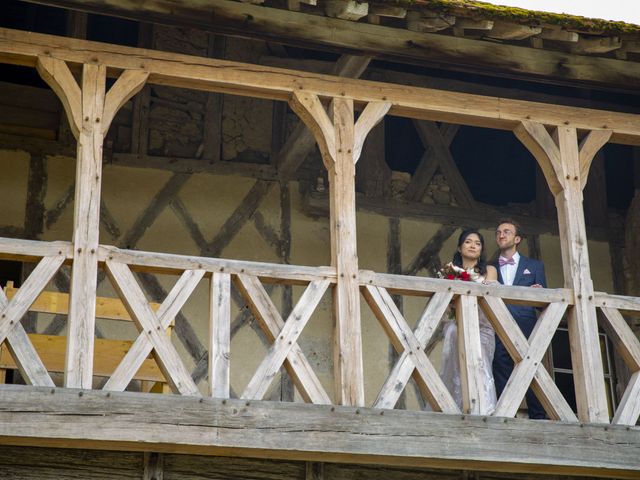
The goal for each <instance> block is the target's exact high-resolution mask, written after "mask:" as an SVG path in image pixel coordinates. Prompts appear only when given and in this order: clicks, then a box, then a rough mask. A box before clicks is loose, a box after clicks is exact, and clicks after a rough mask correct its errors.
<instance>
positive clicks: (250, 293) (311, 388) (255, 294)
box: [234, 274, 332, 405]
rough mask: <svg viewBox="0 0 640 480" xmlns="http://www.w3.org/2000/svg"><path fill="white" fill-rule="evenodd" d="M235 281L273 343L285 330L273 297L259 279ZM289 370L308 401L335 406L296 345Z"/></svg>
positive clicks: (289, 357) (289, 358)
mask: <svg viewBox="0 0 640 480" xmlns="http://www.w3.org/2000/svg"><path fill="white" fill-rule="evenodd" d="M234 279H235V284H236V286H237V287H238V290H240V292H241V293H242V295H243V296H244V298H245V300H246V301H247V302H249V306H250V307H251V311H252V312H253V314H254V315H255V317H256V319H257V320H258V322H260V324H261V326H262V329H263V331H264V333H265V335H266V336H267V338H268V339H269V341H270V342H273V341H274V340H275V338H276V335H278V333H279V332H280V331H281V330H282V328H283V327H284V321H283V320H282V317H281V316H280V313H279V312H278V310H277V308H276V307H275V305H274V304H273V302H272V301H271V299H270V298H269V294H268V293H267V292H266V290H265V289H264V287H263V286H262V284H261V283H260V280H258V278H257V277H254V276H252V275H247V274H238V275H236V276H235V277H234ZM285 368H286V369H287V372H288V373H289V375H290V376H291V378H292V379H293V381H294V383H295V385H296V387H297V388H298V390H299V391H300V395H302V398H304V400H305V401H306V402H311V403H317V404H325V405H330V404H331V403H332V402H331V399H330V398H329V395H327V392H326V391H325V390H324V387H323V386H322V384H321V383H320V379H318V377H317V376H316V374H315V372H314V371H313V368H312V367H311V364H310V363H309V361H308V360H307V358H306V357H305V355H304V353H303V352H302V350H301V349H300V347H299V346H298V345H297V344H296V345H293V346H292V348H291V351H290V352H289V354H288V355H287V360H286V362H285Z"/></svg>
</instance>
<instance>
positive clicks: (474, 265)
mask: <svg viewBox="0 0 640 480" xmlns="http://www.w3.org/2000/svg"><path fill="white" fill-rule="evenodd" d="M448 267H449V269H453V270H455V271H456V272H457V275H455V277H456V278H461V279H464V280H470V281H475V282H478V283H489V282H494V281H497V278H498V273H497V270H496V268H495V267H494V266H492V265H487V261H486V259H485V256H484V238H483V237H482V235H481V234H480V232H479V231H478V230H475V229H469V230H464V231H463V232H462V233H461V234H460V237H459V238H458V250H457V251H456V253H455V255H454V256H453V261H452V262H451V264H450V265H448ZM448 278H451V276H449V277H448ZM478 318H479V320H480V342H481V347H482V369H483V371H484V374H485V391H484V392H483V395H484V400H485V405H488V411H489V412H491V411H493V410H494V408H495V406H496V388H495V382H494V380H493V371H492V366H491V365H492V363H493V353H494V350H495V332H494V330H493V327H492V326H491V324H490V323H489V321H488V320H487V317H486V316H485V315H484V312H482V310H480V309H478ZM457 332H458V328H457V325H456V321H455V318H453V319H448V320H447V322H446V323H445V327H444V341H443V347H442V363H441V368H440V377H441V378H442V380H443V381H444V384H445V385H446V387H447V388H448V389H449V391H450V392H451V395H452V396H453V398H454V400H455V401H456V402H457V404H458V406H459V407H460V409H462V388H461V385H460V366H459V359H458V340H457V337H458V335H457Z"/></svg>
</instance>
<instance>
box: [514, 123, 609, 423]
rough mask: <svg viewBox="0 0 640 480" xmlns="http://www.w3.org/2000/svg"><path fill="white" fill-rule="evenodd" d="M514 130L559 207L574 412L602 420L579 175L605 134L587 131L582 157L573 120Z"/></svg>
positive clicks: (601, 375)
mask: <svg viewBox="0 0 640 480" xmlns="http://www.w3.org/2000/svg"><path fill="white" fill-rule="evenodd" d="M516 135H517V136H518V138H520V140H521V141H523V143H524V144H525V146H526V147H527V148H528V149H529V150H530V151H531V153H532V154H533V155H534V157H535V158H536V160H537V161H538V163H539V164H540V167H541V169H542V171H543V172H544V174H545V177H546V179H547V182H548V183H549V184H550V188H551V191H552V193H553V194H554V197H555V201H556V208H557V210H558V224H559V227H560V245H561V250H562V264H563V271H564V283H565V287H566V288H571V289H572V290H573V292H574V297H575V298H574V302H575V303H574V305H573V307H572V308H570V309H569V316H568V321H567V323H568V327H569V341H570V343H571V357H572V364H573V372H574V382H575V385H576V402H577V405H578V416H579V417H580V419H581V420H582V421H590V422H600V423H607V422H608V409H607V401H606V392H605V385H604V380H603V379H604V370H603V365H602V357H601V353H600V344H599V340H598V325H597V318H596V311H595V303H594V302H593V297H594V291H593V282H592V280H591V273H590V266H589V253H588V249H587V237H586V227H585V220H584V212H583V206H582V188H583V185H584V183H585V182H586V180H583V178H582V175H587V174H588V166H589V164H590V162H591V159H592V157H593V155H594V154H595V153H596V147H597V146H601V145H602V144H604V142H606V139H607V134H606V133H603V134H595V135H594V136H593V137H588V138H587V140H586V141H585V143H584V150H583V156H582V158H581V156H580V148H579V146H578V139H577V131H576V128H575V127H573V126H562V127H558V128H556V129H555V131H554V137H555V138H552V137H551V135H549V133H548V132H547V131H546V130H545V128H544V126H543V125H540V124H537V123H534V122H524V123H523V124H522V125H521V127H518V129H516Z"/></svg>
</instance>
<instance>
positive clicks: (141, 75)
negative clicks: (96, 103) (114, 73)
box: [102, 70, 149, 135]
mask: <svg viewBox="0 0 640 480" xmlns="http://www.w3.org/2000/svg"><path fill="white" fill-rule="evenodd" d="M147 78H149V72H145V71H142V70H125V71H124V72H122V74H120V76H119V77H118V80H116V83H114V84H113V86H112V87H111V88H110V89H109V91H108V92H107V95H106V96H105V100H104V111H103V113H102V135H106V134H107V132H108V131H109V126H110V125H111V122H112V120H113V118H114V117H115V115H116V113H117V112H118V110H120V107H122V106H123V105H124V104H125V103H126V102H127V101H128V100H129V99H130V98H131V97H133V96H134V95H135V94H136V93H138V92H139V91H140V90H142V87H144V84H145V82H146V81H147Z"/></svg>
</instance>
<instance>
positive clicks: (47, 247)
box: [0, 237, 73, 262]
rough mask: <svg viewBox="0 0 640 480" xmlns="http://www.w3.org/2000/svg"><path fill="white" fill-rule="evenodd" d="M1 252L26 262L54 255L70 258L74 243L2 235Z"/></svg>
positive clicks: (3, 255)
mask: <svg viewBox="0 0 640 480" xmlns="http://www.w3.org/2000/svg"><path fill="white" fill-rule="evenodd" d="M0 252H2V258H5V259H14V260H19V261H25V262H28V261H40V259H41V258H42V257H50V256H52V255H63V256H64V258H65V259H67V260H68V259H71V258H73V244H72V243H71V242H62V241H57V242H40V241H36V240H22V239H18V238H6V237H0Z"/></svg>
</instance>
